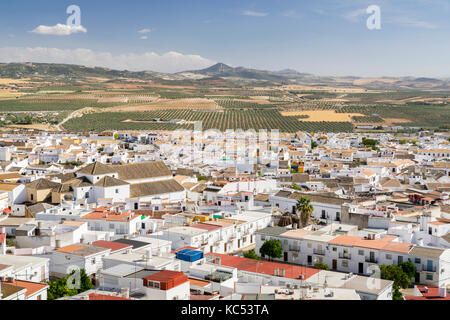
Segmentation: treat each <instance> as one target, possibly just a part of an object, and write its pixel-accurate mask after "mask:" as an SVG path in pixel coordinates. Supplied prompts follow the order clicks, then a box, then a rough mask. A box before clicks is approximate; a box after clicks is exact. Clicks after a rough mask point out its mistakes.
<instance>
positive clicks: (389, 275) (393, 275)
mask: <svg viewBox="0 0 450 320" xmlns="http://www.w3.org/2000/svg"><path fill="white" fill-rule="evenodd" d="M380 271H381V279H386V280H391V281H394V284H395V285H396V286H398V287H399V288H403V289H406V288H408V286H409V285H410V284H411V278H409V275H408V274H407V273H405V272H404V271H403V269H402V268H401V267H399V266H395V265H393V264H391V265H385V264H382V265H380Z"/></svg>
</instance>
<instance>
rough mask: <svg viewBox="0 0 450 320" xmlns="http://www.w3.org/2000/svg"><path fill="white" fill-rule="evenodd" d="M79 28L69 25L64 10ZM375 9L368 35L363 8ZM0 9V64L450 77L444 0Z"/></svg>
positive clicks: (207, 0) (449, 7)
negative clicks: (77, 17) (377, 23)
mask: <svg viewBox="0 0 450 320" xmlns="http://www.w3.org/2000/svg"><path fill="white" fill-rule="evenodd" d="M74 4H75V5H77V6H79V8H80V9H81V21H80V22H81V25H80V26H79V27H77V28H69V27H68V26H67V25H66V20H67V18H68V17H69V16H70V14H68V13H66V9H67V8H68V7H69V6H70V5H74ZM371 5H376V6H379V8H380V10H381V29H379V30H369V29H368V28H367V25H366V20H367V19H368V18H369V17H370V14H367V12H366V9H367V7H369V6H371ZM0 8H1V10H0V30H2V31H0V42H1V45H0V62H2V63H10V62H35V63H66V64H77V65H86V66H98V67H106V68H110V69H116V70H130V71H155V72H164V73H176V72H182V71H187V70H198V69H204V68H207V67H209V66H212V65H214V64H215V63H218V62H221V63H224V64H227V65H230V66H233V67H238V66H242V67H245V68H251V69H257V70H270V71H280V70H284V69H293V70H296V71H298V72H300V73H309V74H313V75H317V76H331V77H346V76H347V77H364V78H367V77H369V78H371V77H372V78H380V77H426V78H441V79H442V78H450V64H449V63H448V57H449V56H450V42H449V41H445V39H447V38H448V34H449V31H450V22H449V20H448V17H449V16H450V3H449V2H448V1H446V0H398V1H396V2H395V3H392V1H388V0H381V1H375V0H369V1H368V0H353V1H339V0H317V1H314V2H311V1H293V0H285V1H283V2H281V3H278V2H274V1H270V0H261V1H258V2H255V1H247V0H244V1H237V0H230V1H227V2H226V3H224V2H222V1H218V0H192V1H189V2H186V1H181V0H170V1H164V2H160V1H145V2H142V1H139V0H129V1H127V2H125V3H124V2H122V1H118V0H110V1H104V0H99V1H95V2H93V1H87V0H79V1H73V0H72V1H66V0H46V1H40V2H39V3H35V2H31V1H28V0H16V1H14V2H9V3H8V4H5V3H3V4H2V5H1V7H0Z"/></svg>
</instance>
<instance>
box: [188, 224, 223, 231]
mask: <svg viewBox="0 0 450 320" xmlns="http://www.w3.org/2000/svg"><path fill="white" fill-rule="evenodd" d="M191 227H192V228H197V229H201V230H206V231H214V230H217V229H220V228H222V227H220V226H217V225H212V224H206V223H196V224H193V225H191Z"/></svg>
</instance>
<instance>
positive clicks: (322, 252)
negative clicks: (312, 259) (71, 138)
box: [313, 249, 325, 256]
mask: <svg viewBox="0 0 450 320" xmlns="http://www.w3.org/2000/svg"><path fill="white" fill-rule="evenodd" d="M313 253H314V254H316V255H319V256H324V255H325V250H318V249H314V250H313Z"/></svg>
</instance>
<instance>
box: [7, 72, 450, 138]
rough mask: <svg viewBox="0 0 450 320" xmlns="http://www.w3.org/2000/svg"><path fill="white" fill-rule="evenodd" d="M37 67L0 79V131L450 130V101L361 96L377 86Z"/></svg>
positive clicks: (413, 95) (419, 93)
mask: <svg viewBox="0 0 450 320" xmlns="http://www.w3.org/2000/svg"><path fill="white" fill-rule="evenodd" d="M37 68H38V69H39V70H40V69H41V68H42V70H43V71H45V72H41V73H40V74H41V75H40V76H39V77H36V76H35V72H34V73H33V74H30V75H28V74H27V75H26V76H23V78H20V77H18V79H14V76H16V75H17V74H18V73H17V72H16V71H15V69H14V68H12V69H11V70H9V69H7V70H5V71H3V78H0V116H1V117H2V119H3V120H2V121H0V125H1V126H3V127H8V126H15V127H18V126H19V127H22V128H36V129H41V130H69V131H97V132H100V131H103V130H175V129H179V128H184V129H186V128H193V123H194V122H196V121H201V122H202V125H203V128H204V129H219V130H226V129H243V130H248V129H255V130H260V129H266V130H271V129H278V130H280V132H296V131H307V132H320V131H329V132H350V131H353V130H355V127H356V126H357V125H361V124H374V125H377V126H402V127H404V128H408V127H417V128H427V129H428V128H430V129H433V128H434V129H448V128H449V123H450V121H449V119H450V92H448V91H438V90H434V91H432V90H430V91H426V90H422V89H420V90H419V89H406V88H405V89H403V87H399V86H398V87H397V89H396V90H393V89H392V90H390V89H381V88H377V89H373V88H370V87H363V86H364V85H370V86H373V83H376V82H377V81H378V80H377V79H368V80H367V81H365V80H364V79H360V80H355V79H351V78H343V79H334V80H333V79H331V80H330V79H329V78H327V79H325V80H324V82H322V83H320V82H317V83H316V80H317V79H316V78H315V79H314V80H313V81H311V82H308V83H305V84H298V83H297V84H288V83H289V82H282V81H271V80H270V81H259V80H258V81H241V80H239V79H228V78H220V77H211V78H207V77H206V78H201V77H200V78H195V77H193V78H189V79H187V78H184V79H183V78H182V77H181V76H179V75H165V76H164V77H165V78H164V79H162V78H157V77H154V76H153V75H152V74H148V73H139V72H138V73H133V74H131V73H130V72H127V71H114V70H101V69H98V68H97V69H92V70H89V73H88V75H87V76H85V77H82V76H81V74H83V73H84V72H87V71H86V69H82V70H79V69H78V68H77V67H76V66H71V65H67V66H64V65H41V66H37ZM49 70H53V71H55V70H57V71H58V72H59V73H61V72H62V73H63V75H58V76H53V75H52V73H51V72H48V71H49ZM22 72H24V71H22ZM55 72H56V71H55ZM19 74H22V75H23V73H19ZM380 81H381V80H380ZM381 82H382V83H383V85H386V86H390V85H393V84H395V81H393V80H390V79H384V80H383V81H381ZM30 122H31V123H30Z"/></svg>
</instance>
